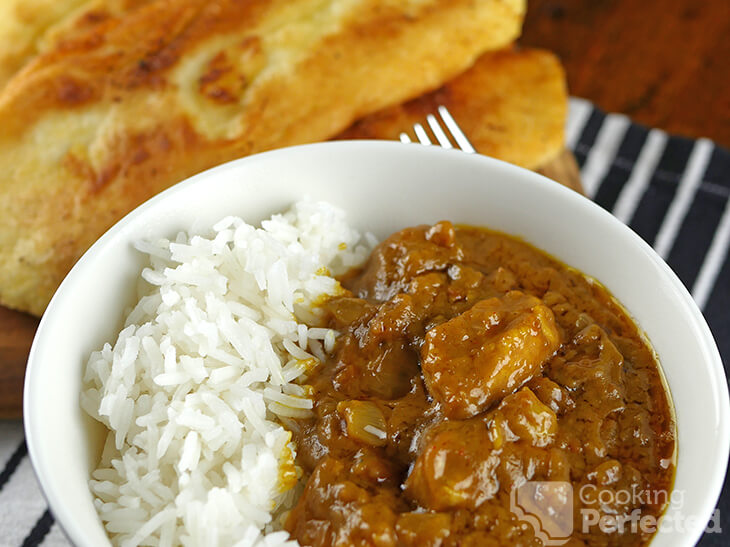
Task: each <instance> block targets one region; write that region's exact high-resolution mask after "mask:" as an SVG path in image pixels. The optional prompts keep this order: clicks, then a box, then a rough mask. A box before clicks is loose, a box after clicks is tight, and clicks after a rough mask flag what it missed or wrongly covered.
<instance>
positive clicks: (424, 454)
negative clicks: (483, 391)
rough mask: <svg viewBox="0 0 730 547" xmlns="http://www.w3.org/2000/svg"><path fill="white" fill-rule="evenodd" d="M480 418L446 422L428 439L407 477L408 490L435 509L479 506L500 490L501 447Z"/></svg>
mask: <svg viewBox="0 0 730 547" xmlns="http://www.w3.org/2000/svg"><path fill="white" fill-rule="evenodd" d="M492 448H493V444H492V441H491V439H490V435H489V432H488V429H487V426H486V425H485V424H484V423H483V422H482V421H479V420H475V421H474V420H472V421H465V422H460V421H448V422H443V423H441V424H439V425H437V426H435V427H434V428H433V429H431V430H430V431H429V433H428V435H427V439H426V442H425V444H424V446H423V449H422V450H421V453H420V454H419V456H418V458H416V461H415V463H414V465H413V469H412V470H411V473H410V475H409V476H408V478H407V479H406V482H405V488H406V493H407V494H408V495H409V496H410V497H411V498H413V499H414V500H415V501H416V502H417V503H418V504H419V505H420V506H421V507H425V508H427V509H431V510H434V511H444V510H446V509H454V508H463V509H475V508H477V507H479V505H481V504H482V503H484V502H485V501H486V500H488V499H490V498H492V497H493V496H494V495H495V494H496V493H497V491H498V490H499V481H498V480H497V468H498V466H499V463H500V457H499V453H498V451H494V452H492V454H490V455H488V456H487V457H485V454H486V453H488V452H489V451H490V450H492Z"/></svg>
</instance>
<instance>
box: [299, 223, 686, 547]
mask: <svg viewBox="0 0 730 547" xmlns="http://www.w3.org/2000/svg"><path fill="white" fill-rule="evenodd" d="M341 282H342V285H343V286H344V287H345V288H346V289H347V290H346V291H345V294H344V295H341V296H338V297H335V298H332V299H331V300H329V301H328V302H326V303H325V305H324V309H325V313H326V317H327V322H328V324H329V326H330V327H332V328H334V329H336V330H337V331H338V332H339V333H340V336H339V337H338V339H337V343H336V345H335V350H334V352H333V353H332V355H331V356H330V358H329V360H328V362H326V363H325V364H323V365H322V366H321V367H320V368H319V369H318V370H317V371H315V372H314V373H313V375H312V376H311V377H310V378H309V380H308V382H309V383H310V384H311V385H312V386H313V390H314V401H315V404H314V410H313V417H311V418H309V419H303V420H299V421H298V423H297V424H296V427H295V428H294V439H295V441H296V443H297V446H298V456H297V459H298V463H299V465H300V466H301V467H302V468H303V470H304V471H305V473H307V474H308V479H307V482H306V486H305V488H304V491H303V493H302V495H301V497H300V499H299V501H298V503H297V505H296V507H295V508H294V509H293V510H292V512H291V513H290V514H289V516H288V518H287V520H286V528H287V529H288V530H289V531H290V532H291V534H292V536H293V538H295V539H297V540H298V541H299V542H300V544H302V545H315V546H340V545H374V546H391V545H406V546H438V545H444V546H450V545H460V546H469V545H487V546H489V545H495V546H496V545H542V542H541V541H540V539H539V538H538V537H536V535H535V530H534V528H533V527H531V526H529V525H527V524H526V523H525V522H523V521H521V520H520V519H518V518H517V516H516V515H515V514H514V512H513V511H511V509H510V493H511V492H512V491H513V490H514V489H515V488H517V487H519V486H520V485H523V484H525V483H526V482H527V481H565V482H568V483H570V485H571V486H572V495H573V508H572V510H573V520H574V523H573V527H572V528H573V530H572V534H571V535H570V538H569V540H568V543H567V545H618V544H620V545H642V544H645V543H647V542H648V541H649V540H650V539H651V534H648V533H645V532H641V531H640V530H637V529H632V528H631V527H628V526H627V527H623V529H621V530H620V531H614V532H613V533H606V532H605V531H604V530H601V529H600V527H599V526H597V525H595V523H593V525H590V524H591V523H588V524H589V525H588V526H586V523H585V522H584V521H582V519H581V515H582V514H583V513H581V509H584V508H593V509H595V510H597V511H599V514H601V515H609V516H612V518H617V517H621V516H626V515H630V514H631V513H632V511H634V510H635V509H640V511H641V514H642V515H653V516H658V515H660V514H661V513H662V511H663V510H664V508H665V504H666V497H660V496H653V497H652V496H639V497H638V499H637V497H636V496H631V497H630V499H627V496H621V495H617V494H618V493H619V492H637V491H638V492H660V491H661V492H669V491H671V486H672V481H673V476H674V452H675V426H674V421H673V418H672V413H671V404H670V401H669V396H668V393H667V391H666V389H665V387H664V384H663V381H662V377H661V372H660V370H659V368H658V363H657V360H656V358H655V356H654V354H653V352H652V350H651V348H650V347H649V345H648V344H647V342H646V341H645V339H644V338H643V337H642V334H641V332H640V331H639V329H638V328H637V326H636V325H635V324H634V323H633V322H632V320H631V319H630V317H629V316H628V315H627V313H626V312H625V311H624V310H623V309H622V307H621V306H620V305H619V304H618V303H617V302H616V301H615V300H614V299H613V298H612V297H611V295H610V294H609V293H608V292H607V291H606V289H605V288H603V287H602V286H601V285H600V284H598V283H597V282H595V281H593V280H590V279H588V278H586V277H585V276H583V275H582V274H581V273H579V272H577V271H575V270H573V269H571V268H569V267H566V266H564V265H562V264H560V263H559V262H557V261H556V260H554V259H552V258H550V257H549V256H547V255H546V254H544V253H542V252H540V251H538V250H537V249H535V248H533V247H531V246H530V245H528V244H526V243H524V242H521V241H519V240H517V239H514V238H512V237H509V236H506V235H503V234H499V233H495V232H491V231H487V230H485V229H481V228H474V227H467V226H463V227H454V226H453V225H452V224H451V223H449V222H439V223H437V224H435V225H433V226H419V227H415V228H409V229H405V230H402V231H400V232H398V233H396V234H394V235H392V236H391V237H389V238H388V239H387V240H385V241H384V242H382V243H381V244H380V245H379V246H378V247H377V248H376V249H375V250H374V251H373V253H372V255H371V257H370V258H369V260H368V262H367V263H366V264H365V266H364V267H363V268H362V269H360V270H358V271H354V272H351V273H350V274H348V275H347V276H345V277H344V278H343V279H342V280H341ZM587 486H588V487H589V488H586V487H587Z"/></svg>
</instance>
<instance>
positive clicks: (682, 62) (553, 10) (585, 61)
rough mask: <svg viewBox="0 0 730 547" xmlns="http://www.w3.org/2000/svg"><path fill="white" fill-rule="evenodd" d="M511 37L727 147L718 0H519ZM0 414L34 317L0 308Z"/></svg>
mask: <svg viewBox="0 0 730 547" xmlns="http://www.w3.org/2000/svg"><path fill="white" fill-rule="evenodd" d="M528 1H529V8H528V14H527V19H526V21H525V27H524V33H523V37H522V39H521V43H522V44H524V45H530V46H539V47H544V48H546V49H550V50H552V51H554V52H555V53H557V54H558V55H559V56H560V57H561V59H562V61H563V63H564V64H565V67H566V72H567V76H568V86H569V88H570V92H571V94H572V95H576V96H579V97H585V98H587V99H591V100H592V101H594V102H595V103H597V104H598V105H599V106H600V107H601V108H603V109H604V110H607V111H612V112H624V113H626V114H628V115H629V116H631V117H632V118H634V119H635V120H637V121H639V122H641V123H644V124H646V125H649V126H653V127H660V128H662V129H666V130H667V131H670V132H674V133H679V134H684V135H687V136H691V137H700V136H706V137H710V138H712V139H715V140H716V141H717V142H719V143H720V144H722V145H724V146H728V147H730V94H729V93H728V91H727V90H728V89H729V88H730V70H728V59H730V39H729V38H728V37H729V36H730V9H729V8H728V6H729V4H728V0H702V1H698V0H643V1H642V2H637V1H636V0H528ZM0 325H2V326H3V328H2V329H0V417H3V416H5V417H8V416H17V415H18V411H19V409H20V401H21V396H22V393H21V392H22V381H23V377H22V376H23V373H22V371H23V364H24V363H25V360H26V359H27V355H28V351H29V349H30V343H31V339H32V333H33V332H34V330H35V326H36V325H37V319H35V318H32V317H29V316H26V315H23V314H18V313H15V312H11V311H8V310H6V309H4V308H2V307H0Z"/></svg>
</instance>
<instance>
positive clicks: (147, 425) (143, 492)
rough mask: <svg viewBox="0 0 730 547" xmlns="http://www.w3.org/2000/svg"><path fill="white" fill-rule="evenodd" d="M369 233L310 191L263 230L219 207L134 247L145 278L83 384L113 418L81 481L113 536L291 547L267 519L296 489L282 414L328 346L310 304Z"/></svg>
mask: <svg viewBox="0 0 730 547" xmlns="http://www.w3.org/2000/svg"><path fill="white" fill-rule="evenodd" d="M372 245H373V238H372V236H369V235H368V236H367V237H366V238H364V239H363V241H361V237H360V234H358V233H357V232H356V231H355V230H353V229H352V228H350V227H349V226H348V225H347V224H346V223H345V219H344V214H343V213H342V212H341V211H339V210H338V209H336V208H334V207H332V206H330V205H327V204H324V203H313V202H309V201H305V202H300V203H297V204H295V205H294V206H293V207H292V208H291V209H290V210H289V211H287V212H286V213H284V214H280V215H274V216H272V217H271V218H270V219H269V220H266V221H264V222H262V227H261V228H254V227H253V226H250V225H248V224H246V223H245V222H244V221H243V220H242V219H240V218H237V217H226V218H224V219H223V220H221V221H220V222H218V223H217V224H216V225H215V226H214V227H213V229H212V231H211V232H210V233H209V234H205V235H190V234H185V233H181V234H178V235H177V237H176V238H175V239H174V241H169V240H166V239H161V240H159V241H142V242H139V243H138V244H137V245H136V247H137V249H138V250H140V251H141V252H143V253H145V254H146V255H148V258H149V265H148V266H147V267H146V268H145V269H144V270H143V271H142V278H143V279H144V280H145V281H146V282H147V284H148V288H149V289H150V290H148V292H147V294H146V295H145V296H143V297H142V298H140V300H139V302H138V304H137V305H136V306H135V307H134V309H133V310H132V311H131V312H130V313H129V315H128V317H127V321H126V323H125V327H124V329H123V330H122V331H121V332H120V333H119V336H118V337H117V340H116V342H115V343H114V344H113V345H112V344H109V343H107V344H105V345H104V347H103V348H102V349H101V350H100V351H97V352H94V353H93V354H92V355H91V357H90V359H89V362H88V365H87V367H86V373H85V376H84V383H85V390H84V392H83V393H82V396H81V404H82V407H83V408H84V410H86V412H88V413H89V414H90V415H91V416H93V417H94V418H96V419H97V420H99V421H100V422H102V423H103V424H105V425H106V426H107V428H109V430H110V432H109V435H108V438H107V442H106V445H105V447H104V451H103V455H102V458H101V462H100V464H99V467H98V469H97V470H96V471H94V473H93V474H92V479H91V481H90V485H91V490H92V492H93V493H94V495H95V505H96V508H97V510H98V512H99V515H100V516H101V519H102V521H103V522H104V525H105V527H106V530H107V532H108V534H109V537H110V538H111V540H112V543H113V544H115V545H123V546H132V545H186V546H187V545H204V546H216V545H218V546H223V545H237V546H239V545H240V546H243V545H251V546H253V545H266V546H274V545H295V544H296V542H293V541H289V540H288V535H287V534H286V532H281V531H277V530H278V529H279V528H280V525H279V522H277V518H276V517H277V515H281V513H282V512H283V511H285V510H287V509H288V508H290V507H291V505H292V503H293V502H294V500H295V498H296V491H297V488H296V487H295V482H294V481H292V480H285V479H282V477H284V476H285V474H283V473H282V469H285V468H288V469H291V468H292V466H293V465H294V463H293V459H294V457H295V449H296V448H295V447H294V446H293V445H292V443H291V434H290V433H289V432H288V431H286V430H285V429H284V428H283V427H282V426H281V424H282V423H288V418H292V417H302V416H307V415H308V414H309V413H310V412H311V408H312V401H311V399H309V394H310V390H308V389H306V386H301V385H299V384H298V383H297V382H301V381H302V380H303V379H304V377H305V375H306V374H307V372H308V371H310V370H312V368H313V367H314V366H316V362H317V361H318V360H321V359H323V358H324V356H325V353H324V352H325V351H331V350H332V347H333V344H334V337H335V333H334V332H332V331H329V330H328V329H324V328H322V327H321V326H318V325H317V319H318V313H317V309H316V303H317V302H318V301H319V302H321V299H322V297H323V296H325V295H334V294H337V293H338V292H339V291H341V288H340V287H339V284H338V283H337V281H336V280H335V279H334V278H333V277H332V275H337V274H340V273H344V272H345V271H346V270H348V269H349V268H351V267H353V266H355V265H358V264H360V263H362V261H363V260H364V259H365V258H366V257H367V255H368V253H369V251H370V249H371V247H372ZM297 472H298V473H299V472H300V471H299V470H297Z"/></svg>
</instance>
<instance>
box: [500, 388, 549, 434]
mask: <svg viewBox="0 0 730 547" xmlns="http://www.w3.org/2000/svg"><path fill="white" fill-rule="evenodd" d="M494 414H495V419H496V420H498V421H501V422H502V423H503V424H504V425H505V426H506V427H507V428H508V429H509V434H510V436H512V435H514V436H516V437H517V438H518V439H521V440H523V441H527V442H529V443H530V444H532V445H533V446H537V447H544V446H547V445H549V444H550V443H551V442H552V441H553V439H554V438H555V433H556V432H557V430H558V418H557V416H556V415H555V412H553V411H552V410H551V409H550V408H549V407H548V406H546V405H545V404H543V403H542V401H540V399H538V398H537V396H536V395H535V394H534V393H533V392H532V390H531V389H529V388H527V387H523V388H522V389H520V390H518V391H517V392H516V393H513V394H512V395H508V396H507V397H505V398H504V399H503V400H502V402H501V403H500V405H499V407H497V410H496V411H495V413H494Z"/></svg>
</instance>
